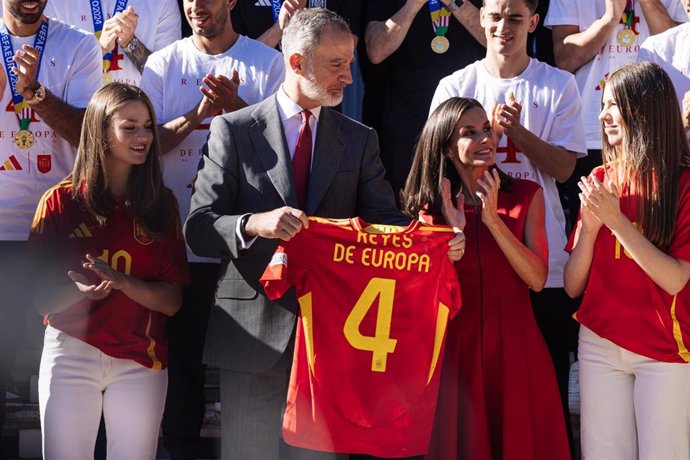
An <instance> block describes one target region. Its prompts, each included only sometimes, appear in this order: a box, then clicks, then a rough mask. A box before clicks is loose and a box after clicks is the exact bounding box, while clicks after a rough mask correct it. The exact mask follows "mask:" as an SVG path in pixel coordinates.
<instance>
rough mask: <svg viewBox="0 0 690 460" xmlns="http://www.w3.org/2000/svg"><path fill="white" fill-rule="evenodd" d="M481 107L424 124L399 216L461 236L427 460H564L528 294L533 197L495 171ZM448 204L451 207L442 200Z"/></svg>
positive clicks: (525, 186)
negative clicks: (455, 307) (457, 301)
mask: <svg viewBox="0 0 690 460" xmlns="http://www.w3.org/2000/svg"><path fill="white" fill-rule="evenodd" d="M497 143H498V139H497V136H496V134H495V133H494V129H493V128H492V124H491V122H489V120H488V118H487V116H486V112H485V111H484V109H483V108H482V106H481V104H480V103H479V102H477V101H476V100H474V99H465V98H453V99H449V100H448V101H446V102H445V103H443V104H441V105H440V106H439V107H438V108H437V109H436V110H435V111H434V113H432V115H431V116H430V118H429V120H428V121H427V123H426V125H425V126H424V129H423V131H422V134H421V137H420V140H419V143H418V144H417V148H416V151H415V157H414V162H413V165H412V172H411V173H410V176H409V177H408V179H407V184H406V186H405V189H404V190H403V192H402V203H403V209H404V210H405V211H406V212H407V213H408V214H409V215H411V216H417V215H418V214H419V215H421V217H422V218H424V219H425V220H431V221H441V220H442V219H443V217H442V216H445V221H447V222H449V223H452V224H453V225H454V226H457V227H463V224H464V231H465V233H466V236H467V241H466V247H465V254H464V256H463V257H462V259H461V260H460V261H459V262H456V268H457V271H458V275H459V278H460V282H461V284H462V293H463V306H462V310H461V311H460V313H458V315H457V316H456V317H455V318H454V319H453V320H452V321H451V322H450V324H449V327H448V332H447V338H446V352H445V357H444V364H443V366H444V367H443V374H442V380H441V388H440V390H439V400H438V405H437V413H436V422H435V426H434V433H433V435H432V441H431V445H430V449H429V454H428V455H427V458H430V459H442V460H449V459H455V458H459V459H472V460H485V459H486V460H489V459H525V460H528V459H529V460H535V459H536V460H539V459H545V460H546V459H548V460H554V459H568V458H570V454H569V449H568V440H567V437H566V431H565V421H564V419H563V411H562V408H561V403H560V397H559V393H558V388H557V385H556V377H555V373H554V370H553V365H552V364H551V359H550V357H549V353H548V350H547V348H546V345H545V344H544V340H543V338H542V336H541V334H540V332H539V329H538V328H537V325H536V323H535V320H534V317H533V314H532V307H531V305H530V299H529V289H532V290H534V291H539V290H541V289H542V288H543V287H544V283H545V282H546V276H547V272H548V270H547V264H548V262H547V260H548V248H547V242H546V232H545V228H544V198H543V195H542V191H541V188H540V187H539V186H538V185H537V184H535V183H533V182H530V181H525V180H519V179H511V178H509V177H508V176H506V175H504V174H502V173H500V172H499V171H498V169H497V168H496V167H495V164H494V162H495V154H496V145H497ZM453 196H455V197H457V198H456V200H457V201H456V203H455V205H454V203H453V199H452V197H453Z"/></svg>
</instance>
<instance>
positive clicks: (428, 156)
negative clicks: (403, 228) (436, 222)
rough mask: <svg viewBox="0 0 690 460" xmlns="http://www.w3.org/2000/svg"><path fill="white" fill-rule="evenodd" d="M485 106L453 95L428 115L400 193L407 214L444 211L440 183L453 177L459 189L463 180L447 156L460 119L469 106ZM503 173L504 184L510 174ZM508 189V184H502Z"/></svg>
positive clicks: (413, 216)
mask: <svg viewBox="0 0 690 460" xmlns="http://www.w3.org/2000/svg"><path fill="white" fill-rule="evenodd" d="M474 108H478V109H481V110H484V107H482V105H481V104H480V103H479V101H477V100H476V99H470V98H464V97H453V98H450V99H448V100H447V101H445V102H443V103H442V104H441V105H439V106H438V107H437V108H436V110H434V111H433V113H432V114H431V115H430V116H429V119H428V120H427V122H426V123H425V124H424V128H422V133H421V134H420V136H419V141H418V142H417V145H416V146H415V152H414V159H413V160H412V168H411V169H410V174H409V175H408V176H407V181H406V182H405V187H404V188H403V190H402V191H401V193H400V204H401V207H402V210H403V212H404V213H406V214H407V215H408V216H410V217H412V218H415V219H416V218H417V216H418V215H419V211H421V210H422V209H426V211H427V212H429V213H431V214H439V213H440V212H441V184H442V182H443V178H444V177H445V178H448V180H450V184H451V188H452V190H459V189H460V187H461V185H462V183H461V181H460V176H459V175H458V173H457V171H456V170H455V167H454V166H453V164H452V163H451V161H450V159H449V158H448V156H447V151H448V149H449V148H450V144H451V140H452V139H453V132H454V131H455V127H456V126H457V124H458V121H459V120H460V118H461V117H462V116H463V115H464V114H465V112H467V111H468V110H470V109H474ZM499 174H500V175H501V184H502V185H503V184H506V185H507V183H509V182H510V178H509V176H508V175H506V174H503V173H502V172H501V171H500V170H499ZM502 189H503V190H506V188H505V187H502Z"/></svg>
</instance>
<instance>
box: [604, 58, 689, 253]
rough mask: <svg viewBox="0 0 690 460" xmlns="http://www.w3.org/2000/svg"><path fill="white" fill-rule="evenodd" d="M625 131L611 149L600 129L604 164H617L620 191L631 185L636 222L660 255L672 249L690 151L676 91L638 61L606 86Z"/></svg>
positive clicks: (663, 74) (654, 69)
mask: <svg viewBox="0 0 690 460" xmlns="http://www.w3.org/2000/svg"><path fill="white" fill-rule="evenodd" d="M606 88H607V89H610V91H611V94H612V96H613V99H614V100H615V102H616V104H617V105H618V109H619V110H620V113H621V117H622V118H623V122H624V126H623V127H622V128H623V129H622V131H623V142H622V144H621V145H620V146H612V145H611V144H609V142H608V138H607V137H606V133H605V132H604V126H603V124H602V139H603V142H602V146H603V157H604V162H605V163H613V162H618V163H619V164H620V166H621V169H620V171H621V172H622V173H623V174H622V180H619V179H620V177H618V175H617V177H616V182H617V183H616V185H617V186H618V190H621V189H622V186H623V185H624V184H623V183H620V182H627V183H628V185H629V186H630V188H631V190H632V191H633V193H634V194H635V195H636V196H637V210H636V211H637V214H636V220H637V223H638V224H639V225H640V226H641V229H642V234H643V235H644V236H645V237H646V238H647V239H648V240H649V241H651V242H652V243H653V244H654V245H655V246H657V247H658V248H659V249H661V250H666V249H667V248H668V247H669V245H670V244H671V238H672V237H673V232H674V227H675V224H676V218H677V216H678V195H679V190H678V184H679V182H680V174H681V170H682V168H683V167H687V166H688V165H690V151H689V150H690V148H689V147H688V139H687V136H686V134H685V130H684V129H683V122H682V118H681V114H680V108H679V105H678V99H677V97H676V92H675V90H674V88H673V83H672V82H671V79H670V78H669V76H668V74H667V73H666V72H665V71H664V70H663V69H662V68H661V67H659V66H658V65H657V64H653V63H650V62H636V63H633V64H629V65H626V66H624V67H621V68H620V69H618V70H616V71H615V72H613V73H612V74H611V75H610V76H609V78H608V80H607V82H606Z"/></svg>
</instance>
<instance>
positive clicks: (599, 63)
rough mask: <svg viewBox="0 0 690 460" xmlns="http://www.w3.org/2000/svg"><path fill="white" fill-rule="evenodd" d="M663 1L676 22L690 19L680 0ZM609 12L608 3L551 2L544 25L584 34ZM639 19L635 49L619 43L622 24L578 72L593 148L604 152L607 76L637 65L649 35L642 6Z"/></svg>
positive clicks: (600, 0)
mask: <svg viewBox="0 0 690 460" xmlns="http://www.w3.org/2000/svg"><path fill="white" fill-rule="evenodd" d="M660 2H661V3H662V4H663V6H664V7H665V8H666V10H667V11H668V12H669V15H670V16H671V18H673V20H674V21H676V22H686V21H687V20H688V15H687V13H686V12H685V10H684V9H683V7H682V5H681V2H680V0H660ZM605 11H606V6H605V4H604V0H551V3H550V4H549V12H548V13H547V15H546V20H545V21H544V25H545V26H547V27H553V26H561V25H576V26H579V28H580V31H581V32H582V31H584V30H586V29H587V28H589V27H590V26H591V25H592V24H593V23H594V21H597V20H598V19H599V18H601V17H602V16H603V15H604V12H605ZM635 18H636V19H639V23H638V24H637V25H636V26H635V27H634V28H633V30H634V31H635V32H636V33H637V36H636V39H635V43H634V44H633V45H632V46H621V45H619V44H618V40H617V38H616V37H617V34H618V32H619V31H620V30H622V29H624V28H625V25H623V24H619V25H618V27H617V28H616V30H615V31H614V33H612V34H611V36H610V37H609V40H608V43H607V44H606V45H604V46H603V47H602V48H601V50H600V51H599V53H598V54H597V55H596V56H595V57H594V58H593V59H592V60H591V61H589V62H588V63H586V64H585V65H583V66H582V67H580V68H579V69H577V70H576V71H575V78H576V79H577V84H578V86H579V88H580V94H582V115H583V116H584V123H585V135H586V136H587V148H589V149H601V123H600V122H599V119H598V116H599V112H600V111H601V95H602V89H603V83H604V81H605V79H606V77H607V76H608V74H609V73H611V72H613V71H614V70H616V69H618V68H620V67H623V66H624V65H626V64H629V63H631V62H635V60H636V59H637V53H638V51H639V50H640V46H641V45H642V42H643V41H644V40H645V39H646V38H647V37H648V36H649V27H648V26H647V20H646V19H645V17H644V14H642V7H641V6H639V4H638V5H637V6H636V7H635Z"/></svg>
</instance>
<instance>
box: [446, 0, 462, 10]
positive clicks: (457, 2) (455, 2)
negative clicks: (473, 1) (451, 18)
mask: <svg viewBox="0 0 690 460" xmlns="http://www.w3.org/2000/svg"><path fill="white" fill-rule="evenodd" d="M463 3H465V0H451V1H450V3H449V4H447V5H446V9H447V10H448V11H450V12H451V13H452V12H453V11H455V10H458V9H460V7H461V6H462V4H463Z"/></svg>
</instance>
